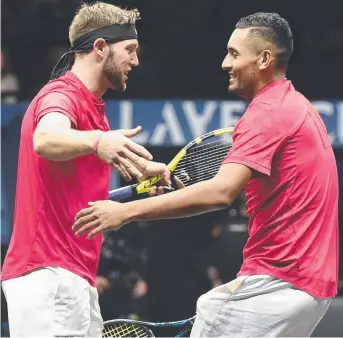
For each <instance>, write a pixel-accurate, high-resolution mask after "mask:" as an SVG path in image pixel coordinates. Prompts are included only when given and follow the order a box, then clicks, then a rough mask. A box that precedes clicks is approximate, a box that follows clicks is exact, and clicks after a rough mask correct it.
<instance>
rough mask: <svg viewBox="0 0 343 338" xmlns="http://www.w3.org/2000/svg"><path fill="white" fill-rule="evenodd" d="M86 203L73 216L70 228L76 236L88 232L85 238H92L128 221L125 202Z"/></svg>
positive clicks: (117, 227)
mask: <svg viewBox="0 0 343 338" xmlns="http://www.w3.org/2000/svg"><path fill="white" fill-rule="evenodd" d="M88 205H89V207H88V208H85V209H82V210H81V211H79V212H78V213H77V215H76V217H75V222H74V224H73V228H72V229H73V231H74V232H75V234H76V236H80V235H82V234H84V233H85V232H89V233H88V235H87V238H93V237H94V236H96V235H98V234H99V233H101V232H105V231H109V230H116V229H119V228H120V227H122V226H123V225H124V224H126V223H128V219H127V214H128V213H127V210H126V207H125V204H121V203H117V202H113V201H109V200H106V201H97V202H89V203H88Z"/></svg>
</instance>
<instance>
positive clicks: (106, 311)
mask: <svg viewBox="0 0 343 338" xmlns="http://www.w3.org/2000/svg"><path fill="white" fill-rule="evenodd" d="M144 233H145V227H144V225H140V224H136V223H133V224H130V225H129V226H127V227H126V228H123V229H122V230H121V231H119V232H109V233H105V235H104V240H103V245H102V250H101V256H100V264H99V270H98V276H97V278H96V287H97V290H98V293H99V303H100V307H101V313H102V316H103V319H104V320H109V319H114V318H135V319H137V318H142V317H146V316H147V313H146V309H144V311H143V308H146V305H145V304H142V306H140V303H141V302H142V301H143V303H144V297H145V296H146V294H147V291H148V285H147V283H146V282H145V280H144V278H143V275H144V270H145V261H146V243H145V238H144Z"/></svg>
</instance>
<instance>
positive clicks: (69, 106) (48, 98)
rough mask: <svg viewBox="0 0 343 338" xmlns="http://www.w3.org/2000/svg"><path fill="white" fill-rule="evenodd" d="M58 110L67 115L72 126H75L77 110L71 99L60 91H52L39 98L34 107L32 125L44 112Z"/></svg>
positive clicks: (35, 123)
mask: <svg viewBox="0 0 343 338" xmlns="http://www.w3.org/2000/svg"><path fill="white" fill-rule="evenodd" d="M51 112H59V113H62V114H65V115H66V116H68V117H69V119H70V121H71V122H72V124H73V125H74V126H77V110H76V107H75V104H74V102H73V101H72V99H71V98H70V97H69V96H68V95H66V94H64V93H61V92H57V91H53V92H49V93H47V94H45V95H44V96H43V97H41V98H39V99H38V101H37V104H36V107H35V116H34V126H37V124H38V122H39V120H40V119H41V118H42V117H43V116H44V115H46V114H48V113H51Z"/></svg>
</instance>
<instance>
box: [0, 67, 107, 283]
mask: <svg viewBox="0 0 343 338" xmlns="http://www.w3.org/2000/svg"><path fill="white" fill-rule="evenodd" d="M49 112H60V113H63V114H65V115H67V116H68V117H69V119H70V120H71V122H72V126H73V128H75V129H77V130H84V131H85V130H103V131H106V130H109V124H108V120H107V118H106V115H105V105H104V103H102V102H101V101H99V100H98V99H97V98H96V97H95V96H94V95H93V94H92V93H91V92H90V91H89V90H88V89H87V88H86V87H85V86H84V85H83V84H82V82H81V81H80V80H79V79H78V78H77V77H76V76H75V75H74V74H73V73H71V72H67V73H66V75H64V76H62V77H60V78H58V79H57V80H54V81H51V82H49V83H48V84H47V85H46V86H44V87H43V88H42V89H41V91H40V92H39V93H38V94H37V96H36V97H35V98H34V99H33V101H32V102H31V104H30V106H29V107H28V110H27V112H26V114H25V116H24V119H23V123H22V129H21V140H20V149H19V160H18V174H17V190H16V201H15V212H14V225H13V233H12V238H11V242H10V244H9V248H8V252H7V255H6V258H5V261H4V264H3V268H2V279H3V280H6V279H11V278H15V277H19V276H21V275H23V274H25V273H27V272H29V271H32V270H33V269H36V268H40V267H44V266H55V267H56V266H57V267H61V268H64V269H67V270H69V271H71V272H73V273H75V274H77V275H79V276H81V277H83V278H85V279H87V280H88V281H89V282H90V283H91V284H92V285H94V283H95V276H96V272H97V268H98V262H99V256H100V249H101V241H102V236H101V235H100V236H96V237H95V238H93V239H91V240H89V239H86V237H85V236H82V237H77V236H75V233H74V232H73V231H72V224H73V223H74V219H75V215H76V214H77V212H78V211H80V210H81V209H82V208H85V207H87V203H88V202H89V201H96V200H103V199H107V198H108V191H109V185H110V168H109V166H108V165H107V164H106V163H105V162H103V161H101V160H100V159H99V158H98V157H97V156H95V155H87V156H81V157H78V158H75V159H72V160H69V161H65V162H55V161H49V160H47V159H45V158H43V157H40V156H39V155H37V154H36V153H35V151H34V148H33V133H34V130H35V128H36V126H37V123H38V121H39V119H40V118H41V117H42V116H43V115H45V114H47V113H49Z"/></svg>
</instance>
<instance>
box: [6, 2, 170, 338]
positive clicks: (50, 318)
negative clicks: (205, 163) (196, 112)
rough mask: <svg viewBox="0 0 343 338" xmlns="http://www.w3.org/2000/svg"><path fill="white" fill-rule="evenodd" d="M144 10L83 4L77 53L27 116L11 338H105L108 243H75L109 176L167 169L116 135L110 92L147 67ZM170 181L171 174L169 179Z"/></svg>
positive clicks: (74, 40)
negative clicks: (102, 278)
mask: <svg viewBox="0 0 343 338" xmlns="http://www.w3.org/2000/svg"><path fill="white" fill-rule="evenodd" d="M138 16H139V13H138V11H137V10H123V9H121V8H118V7H116V6H113V5H110V4H105V3H102V2H98V3H95V4H92V5H87V4H84V5H83V6H82V7H81V8H80V9H79V11H78V13H77V14H76V15H75V17H74V19H73V21H72V23H71V26H70V28H69V39H70V43H71V48H70V51H69V52H68V53H66V54H65V55H63V56H62V58H61V59H60V61H59V62H58V64H57V65H56V66H55V68H54V70H53V72H52V77H51V81H50V82H49V83H48V84H46V85H45V86H44V87H43V88H42V89H41V90H40V91H39V93H38V94H37V95H36V97H35V98H34V99H33V100H32V102H31V104H30V106H29V107H28V110H27V112H26V114H25V116H24V119H23V124H22V131H21V142H20V150H19V161H18V180H17V194H16V201H15V202H16V203H15V215H14V226H13V234H12V238H11V242H10V245H9V249H8V252H7V256H6V258H5V261H4V264H3V269H2V280H3V283H2V284H3V290H4V293H5V296H6V300H7V304H8V312H9V313H8V315H9V327H10V333H11V336H18V337H19V336H20V337H28V336H30V337H33V336H34V337H66V336H74V337H90V336H92V337H101V330H102V326H103V325H102V317H101V314H100V308H99V304H98V294H97V291H96V288H95V287H94V283H95V277H96V272H97V268H98V261H99V256H100V247H101V242H102V238H101V236H99V237H96V238H94V239H92V240H88V239H85V238H81V237H76V236H75V235H74V233H73V231H72V224H73V222H74V218H75V215H76V213H77V212H78V211H79V210H80V209H82V208H84V207H86V206H87V204H88V202H89V201H96V200H99V199H107V198H108V191H109V187H110V170H111V168H113V169H115V170H118V171H119V172H120V174H121V175H122V176H123V177H124V178H125V179H126V180H130V179H131V178H132V176H134V177H137V178H142V177H143V176H153V175H157V174H160V173H166V177H168V171H167V169H166V166H165V165H164V164H161V163H155V162H151V161H150V160H151V159H152V156H151V154H150V153H149V152H148V151H147V150H146V149H145V148H143V147H142V146H140V145H138V144H136V143H135V142H133V141H132V140H130V138H131V137H133V136H135V135H137V134H138V133H139V131H140V129H141V128H140V127H137V128H135V129H132V130H120V131H111V130H110V128H109V123H108V120H107V117H106V114H105V104H104V103H103V101H102V96H103V95H104V94H105V92H106V91H107V89H109V88H111V89H114V90H117V91H124V90H125V89H126V80H127V78H128V75H129V73H130V71H131V70H132V68H134V67H137V66H138V57H137V47H138V41H137V31H136V28H135V21H136V19H137V18H138ZM167 180H168V178H167Z"/></svg>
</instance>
